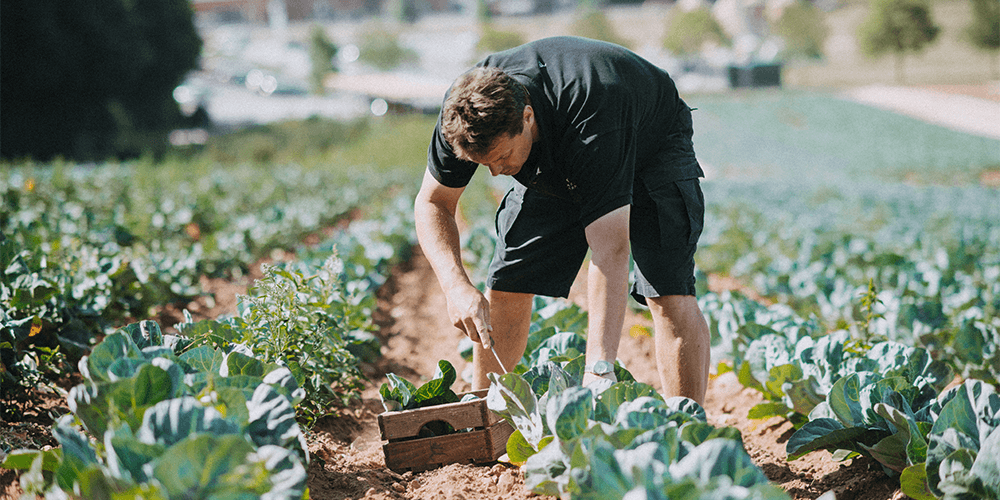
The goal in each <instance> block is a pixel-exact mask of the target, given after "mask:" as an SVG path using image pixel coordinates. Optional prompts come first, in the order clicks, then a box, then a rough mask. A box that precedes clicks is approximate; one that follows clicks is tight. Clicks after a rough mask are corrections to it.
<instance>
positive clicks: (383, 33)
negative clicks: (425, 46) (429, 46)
mask: <svg viewBox="0 0 1000 500" xmlns="http://www.w3.org/2000/svg"><path fill="white" fill-rule="evenodd" d="M358 48H359V49H360V52H361V53H360V55H359V56H358V57H359V58H360V59H361V60H362V61H364V62H366V63H368V64H370V65H372V66H374V67H375V68H376V69H378V70H381V71H389V70H392V69H395V68H397V67H399V66H401V65H404V64H409V63H413V62H416V61H417V58H418V55H417V53H416V52H414V51H413V50H411V49H408V48H405V47H403V46H402V45H400V43H399V34H398V33H396V32H395V31H393V30H392V29H390V28H388V27H386V26H384V25H380V24H369V25H367V26H366V27H365V29H364V32H363V33H362V34H361V41H360V43H358Z"/></svg>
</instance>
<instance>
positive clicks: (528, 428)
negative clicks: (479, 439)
mask: <svg viewBox="0 0 1000 500" xmlns="http://www.w3.org/2000/svg"><path fill="white" fill-rule="evenodd" d="M487 376H488V377H489V379H490V382H491V384H490V389H489V392H488V394H487V396H486V405H487V407H488V408H489V409H490V410H493V411H495V412H497V413H498V414H499V415H500V416H502V417H503V418H504V419H505V420H507V421H508V422H510V424H511V425H512V426H513V427H514V428H515V429H518V430H520V431H521V434H522V435H523V436H524V439H525V440H527V441H528V442H529V443H531V445H532V446H534V447H535V448H536V449H540V448H538V443H539V442H540V441H541V439H542V437H544V436H545V430H546V427H545V425H544V423H543V422H542V417H541V415H540V414H539V412H538V409H537V408H536V406H537V405H538V400H537V399H536V398H535V393H534V392H533V391H532V390H531V385H529V384H528V382H527V381H525V380H524V378H522V377H521V376H520V375H518V374H516V373H507V374H504V375H502V376H497V374H495V373H490V374H488V375H487Z"/></svg>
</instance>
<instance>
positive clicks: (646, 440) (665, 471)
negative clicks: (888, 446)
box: [487, 299, 787, 500]
mask: <svg viewBox="0 0 1000 500" xmlns="http://www.w3.org/2000/svg"><path fill="white" fill-rule="evenodd" d="M585 323H586V314H585V313H582V312H581V311H579V309H575V308H574V307H571V306H567V305H566V304H565V303H564V302H559V301H555V300H551V299H543V300H536V304H535V312H534V314H533V319H532V324H531V327H530V331H531V332H532V333H531V334H530V335H529V338H528V348H527V349H526V352H525V354H524V356H523V359H522V361H521V363H519V364H518V365H517V366H516V367H515V368H514V369H513V370H512V371H511V372H510V373H507V374H504V375H497V374H492V373H491V374H489V377H490V381H491V384H490V388H489V393H488V395H487V405H488V406H489V408H490V410H492V411H494V412H496V413H498V414H499V415H500V416H502V417H503V418H504V419H505V420H507V421H508V422H510V424H511V425H512V426H513V427H514V429H515V432H514V433H513V434H512V435H511V437H510V439H509V440H508V442H507V452H508V457H510V459H511V460H512V461H513V462H515V463H519V464H523V465H522V469H523V470H524V473H525V486H526V487H527V488H529V489H531V490H532V491H534V492H535V493H538V494H545V495H553V496H566V495H571V496H572V497H573V498H583V499H595V500H596V499H607V498H625V497H627V498H662V499H667V498H709V497H711V498H775V499H780V498H787V495H786V494H785V493H784V492H783V491H781V490H780V489H779V488H776V487H774V486H771V485H769V484H768V480H767V478H766V476H764V473H763V472H762V471H761V470H760V469H759V468H757V466H756V465H754V464H753V462H752V461H751V460H750V457H749V455H748V454H747V453H746V450H745V449H744V448H743V445H742V441H741V437H740V434H739V431H738V430H736V429H734V428H722V429H717V428H715V427H713V426H711V425H709V424H708V423H706V414H705V410H704V409H703V408H701V406H700V405H698V404H697V403H696V402H694V401H693V400H690V399H687V398H670V399H667V400H664V399H663V397H661V396H660V395H659V394H657V393H656V391H655V390H654V389H653V388H652V387H651V386H649V385H647V384H643V383H640V382H636V381H635V379H634V378H633V377H632V375H631V374H630V373H629V372H628V371H627V370H626V369H625V368H624V367H622V366H620V365H617V364H616V366H615V376H616V379H617V380H618V381H619V382H612V381H610V380H605V379H601V380H599V381H597V382H595V383H593V384H591V385H589V386H587V387H581V386H580V382H581V379H582V376H583V373H582V372H583V359H584V355H583V354H581V353H580V352H579V350H580V349H583V346H584V344H581V343H578V341H579V340H583V337H582V336H581V335H579V334H577V333H573V332H571V331H568V330H571V329H574V328H577V327H581V325H584V324H585ZM685 495H686V496H685Z"/></svg>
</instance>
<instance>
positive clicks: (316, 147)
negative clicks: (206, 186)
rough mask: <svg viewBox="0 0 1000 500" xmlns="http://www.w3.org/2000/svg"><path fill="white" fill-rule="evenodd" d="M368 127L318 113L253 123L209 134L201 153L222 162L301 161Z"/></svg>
mask: <svg viewBox="0 0 1000 500" xmlns="http://www.w3.org/2000/svg"><path fill="white" fill-rule="evenodd" d="M369 127H370V125H369V124H368V123H367V122H365V121H363V120H356V121H349V122H342V121H335V120H329V119H325V118H320V117H318V116H313V117H310V118H308V119H306V120H302V121H290V122H279V123H268V124H263V125H253V126H250V127H247V128H245V129H242V130H238V131H236V132H234V133H231V134H226V135H223V136H219V137H212V138H210V139H209V140H208V142H207V143H206V144H205V146H204V149H203V151H202V153H201V155H200V156H201V157H203V158H206V159H207V160H208V161H211V162H218V163H222V164H241V163H252V164H256V165H269V164H275V163H277V164H288V163H304V162H308V161H310V160H312V161H315V160H317V159H322V158H323V157H324V156H327V155H329V154H331V153H333V152H334V151H336V150H337V149H338V148H343V147H346V146H347V145H349V144H351V143H353V142H354V141H357V140H358V139H359V138H360V137H363V136H365V135H366V134H368V133H369V131H370V128H369Z"/></svg>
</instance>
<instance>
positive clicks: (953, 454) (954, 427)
mask: <svg viewBox="0 0 1000 500" xmlns="http://www.w3.org/2000/svg"><path fill="white" fill-rule="evenodd" d="M938 403H939V404H940V405H941V409H940V411H939V412H938V415H937V419H936V420H935V421H934V424H933V426H932V427H931V429H930V431H929V432H928V434H927V447H926V450H923V451H926V463H924V462H919V463H916V464H914V465H913V466H911V467H909V468H907V469H906V470H904V471H903V474H902V476H901V479H900V483H901V485H902V488H903V492H904V493H906V494H907V495H909V496H911V497H913V498H916V499H921V498H934V497H937V498H945V499H949V500H952V499H954V500H957V499H964V498H1000V457H998V456H997V453H996V450H1000V395H998V394H997V393H996V390H995V389H994V388H993V387H992V386H990V385H989V384H986V383H983V381H981V380H966V381H965V382H964V383H962V385H959V386H957V387H954V388H952V389H951V390H949V391H948V392H945V393H944V394H942V395H941V396H940V397H939V398H938Z"/></svg>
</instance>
